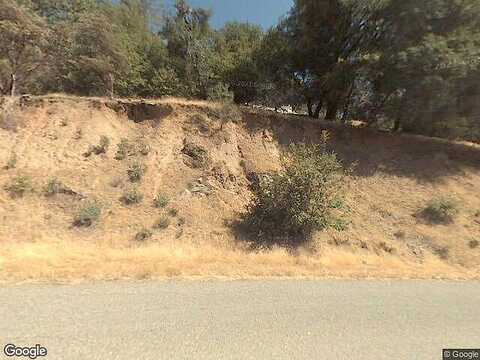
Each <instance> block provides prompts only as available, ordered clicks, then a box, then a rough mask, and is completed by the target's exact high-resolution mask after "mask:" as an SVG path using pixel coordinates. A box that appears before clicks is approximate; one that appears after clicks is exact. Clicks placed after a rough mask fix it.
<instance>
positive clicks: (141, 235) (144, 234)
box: [135, 228, 153, 241]
mask: <svg viewBox="0 0 480 360" xmlns="http://www.w3.org/2000/svg"><path fill="white" fill-rule="evenodd" d="M152 236H153V232H151V231H150V230H149V229H145V228H144V229H142V230H140V231H139V232H138V233H137V234H136V235H135V240H137V241H145V240H148V239H150V238H151V237H152Z"/></svg>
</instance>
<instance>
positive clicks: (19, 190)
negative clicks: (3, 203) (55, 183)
mask: <svg viewBox="0 0 480 360" xmlns="http://www.w3.org/2000/svg"><path fill="white" fill-rule="evenodd" d="M4 189H5V190H6V191H8V192H9V193H10V197H12V198H20V197H23V196H24V195H25V194H26V193H27V192H30V191H33V186H32V179H31V178H30V177H29V176H24V175H19V176H16V177H14V178H13V179H12V181H11V182H10V183H8V184H6V185H5V187H4Z"/></svg>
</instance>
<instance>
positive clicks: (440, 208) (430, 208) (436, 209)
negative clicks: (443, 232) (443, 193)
mask: <svg viewBox="0 0 480 360" xmlns="http://www.w3.org/2000/svg"><path fill="white" fill-rule="evenodd" d="M457 213H458V208H457V203H456V202H455V201H453V200H452V199H447V198H437V199H433V200H432V201H430V202H429V203H428V204H427V207H426V208H425V209H423V210H422V212H421V213H420V215H421V216H422V217H423V218H424V219H426V220H428V221H430V222H432V223H437V224H448V223H452V222H453V221H454V218H455V215H457Z"/></svg>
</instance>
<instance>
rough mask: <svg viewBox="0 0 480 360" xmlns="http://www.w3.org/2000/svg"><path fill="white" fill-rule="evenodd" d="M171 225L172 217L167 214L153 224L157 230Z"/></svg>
mask: <svg viewBox="0 0 480 360" xmlns="http://www.w3.org/2000/svg"><path fill="white" fill-rule="evenodd" d="M169 226H170V219H169V218H168V217H166V216H161V217H160V218H159V219H158V220H157V221H156V222H155V224H154V225H153V228H154V229H156V230H165V229H166V228H168V227H169Z"/></svg>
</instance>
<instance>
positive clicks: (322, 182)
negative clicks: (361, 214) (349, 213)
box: [240, 135, 346, 246]
mask: <svg viewBox="0 0 480 360" xmlns="http://www.w3.org/2000/svg"><path fill="white" fill-rule="evenodd" d="M326 140H327V136H326V135H325V138H324V140H323V144H321V145H305V144H299V145H291V146H290V153H289V154H288V155H287V156H285V157H284V158H283V165H284V169H283V170H282V171H280V172H278V173H276V174H274V175H272V176H270V177H268V178H266V179H264V181H262V182H260V183H259V184H258V186H257V187H256V188H255V189H253V192H254V200H253V202H252V203H251V204H250V205H249V207H248V212H247V214H246V215H244V216H243V217H242V219H241V223H240V226H241V227H242V228H244V229H245V230H247V231H248V232H249V233H250V235H253V236H254V238H255V240H256V241H257V242H259V243H260V244H262V245H271V244H273V243H277V244H278V243H279V244H282V245H287V246H295V245H299V243H300V242H303V241H305V240H307V239H309V238H310V237H311V235H312V234H313V232H314V231H317V230H323V229H326V228H328V227H332V226H334V227H336V228H338V229H339V230H343V229H344V227H345V226H346V223H345V222H344V221H341V220H339V218H338V217H337V216H336V215H337V214H338V213H339V211H340V210H341V209H339V208H338V207H339V204H341V201H340V199H341V197H342V193H343V191H342V189H343V187H344V185H345V183H346V171H345V169H344V168H343V166H342V164H341V163H340V161H339V160H338V159H337V156H336V154H335V153H332V152H328V151H327V150H326Z"/></svg>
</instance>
